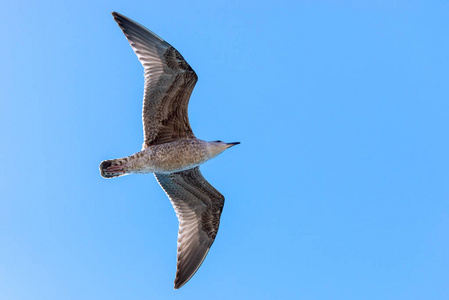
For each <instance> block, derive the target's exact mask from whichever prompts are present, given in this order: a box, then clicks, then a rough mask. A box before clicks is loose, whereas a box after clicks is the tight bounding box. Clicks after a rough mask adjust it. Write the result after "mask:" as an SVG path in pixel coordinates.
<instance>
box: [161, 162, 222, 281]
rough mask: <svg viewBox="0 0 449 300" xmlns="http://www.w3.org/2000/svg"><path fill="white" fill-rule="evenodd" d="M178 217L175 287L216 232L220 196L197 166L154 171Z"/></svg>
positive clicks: (192, 268)
mask: <svg viewBox="0 0 449 300" xmlns="http://www.w3.org/2000/svg"><path fill="white" fill-rule="evenodd" d="M154 175H155V176H156V179H157V181H158V182H159V184H160V185H161V187H162V189H164V191H165V193H166V194H167V196H168V197H169V198H170V201H171V203H172V205H173V207H174V209H175V211H176V215H177V216H178V220H179V230H178V263H177V270H176V279H175V289H178V288H180V287H181V286H183V285H184V284H185V283H186V282H187V281H189V279H190V278H192V276H193V275H194V274H195V272H196V271H197V270H198V268H199V267H200V266H201V263H202V262H203V260H204V259H205V258H206V255H207V253H208V252H209V249H210V247H211V246H212V243H213V242H214V240H215V236H216V235H217V231H218V226H219V224H220V216H221V212H222V210H223V205H224V197H223V195H222V194H220V192H218V191H217V190H216V189H215V188H214V187H213V186H212V185H210V183H209V182H207V181H206V179H204V177H203V176H202V175H201V173H200V169H199V167H195V168H193V169H189V170H185V171H181V172H176V173H170V174H160V173H155V174H154Z"/></svg>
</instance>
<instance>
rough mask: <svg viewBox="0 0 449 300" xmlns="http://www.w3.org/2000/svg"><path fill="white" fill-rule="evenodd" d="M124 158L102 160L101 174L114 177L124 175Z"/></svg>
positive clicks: (105, 176)
mask: <svg viewBox="0 0 449 300" xmlns="http://www.w3.org/2000/svg"><path fill="white" fill-rule="evenodd" d="M125 162H126V160H125V159H123V158H118V159H110V160H104V161H102V162H101V164H100V172H101V176H103V177H104V178H114V177H118V176H123V175H126V174H127V172H126V168H125V167H126V165H125Z"/></svg>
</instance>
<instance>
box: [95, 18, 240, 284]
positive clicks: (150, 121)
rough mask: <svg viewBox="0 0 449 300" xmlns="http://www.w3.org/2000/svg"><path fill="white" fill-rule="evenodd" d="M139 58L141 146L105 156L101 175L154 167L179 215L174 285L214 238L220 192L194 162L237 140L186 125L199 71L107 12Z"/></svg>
mask: <svg viewBox="0 0 449 300" xmlns="http://www.w3.org/2000/svg"><path fill="white" fill-rule="evenodd" d="M112 15H113V16H114V20H115V21H116V22H117V23H118V25H119V26H120V28H121V29H122V31H123V33H124V34H125V36H126V38H127V39H128V41H129V43H130V45H131V47H132V48H133V50H134V52H135V53H136V55H137V57H138V58H139V60H140V62H141V63H142V65H143V67H144V69H145V73H144V77H145V86H144V97H143V108H142V121H143V128H144V143H143V145H142V150H141V151H139V152H137V153H135V154H133V155H130V156H128V157H124V158H118V159H112V160H105V161H103V162H102V163H101V164H100V172H101V175H102V176H103V177H105V178H113V177H118V176H123V175H127V174H146V173H154V174H155V177H156V179H157V181H158V182H159V184H160V186H161V187H162V188H163V190H164V191H165V193H166V194H167V195H168V197H169V198H170V201H171V203H172V205H173V207H174V209H175V211H176V215H177V217H178V219H179V231H178V255H177V259H178V261H177V270H176V279H175V289H178V288H180V287H181V286H183V285H184V284H185V283H186V282H187V281H188V280H190V278H192V276H193V275H194V274H195V272H196V271H197V270H198V268H199V267H200V266H201V264H202V262H203V260H204V259H205V257H206V255H207V253H208V252H209V249H210V247H211V245H212V243H213V242H214V240H215V238H216V236H217V232H218V227H219V225H220V216H221V212H222V210H223V205H224V197H223V195H222V194H220V193H219V192H218V191H217V190H216V189H215V188H214V187H213V186H212V185H210V184H209V183H208V182H207V181H206V179H204V177H203V176H202V175H201V173H200V170H199V167H198V166H199V165H201V164H202V163H204V162H206V161H207V160H209V159H212V158H214V157H215V156H217V155H218V154H220V153H221V152H223V151H224V150H226V149H228V148H229V147H231V146H233V145H236V144H238V143H224V142H221V141H215V142H206V141H203V140H200V139H197V138H196V137H195V135H194V134H193V132H192V129H191V128H190V123H189V119H188V114H187V106H188V103H189V99H190V95H191V94H192V91H193V88H194V87H195V84H196V82H197V80H198V77H197V75H196V73H195V71H193V69H192V68H191V67H190V65H189V64H188V63H187V62H186V61H185V59H184V58H183V57H182V55H181V54H180V53H179V52H178V51H177V50H176V49H175V48H173V47H172V46H171V45H170V44H168V43H167V42H165V41H164V40H163V39H161V38H160V37H158V36H157V35H156V34H154V33H152V32H151V31H149V30H148V29H146V28H145V27H143V26H142V25H140V24H138V23H136V22H134V21H133V20H131V19H129V18H127V17H125V16H123V15H120V14H118V13H115V12H114V13H112Z"/></svg>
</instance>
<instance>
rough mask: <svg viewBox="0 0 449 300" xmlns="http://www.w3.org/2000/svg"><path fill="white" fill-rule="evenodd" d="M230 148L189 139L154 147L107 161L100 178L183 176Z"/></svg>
mask: <svg viewBox="0 0 449 300" xmlns="http://www.w3.org/2000/svg"><path fill="white" fill-rule="evenodd" d="M230 144H232V143H230ZM230 144H226V143H222V142H221V143H220V142H218V141H217V142H206V141H203V140H200V139H197V138H190V139H179V140H176V141H173V142H169V143H164V144H159V145H153V146H149V147H148V148H145V149H143V150H142V151H139V152H137V153H135V154H133V155H130V156H128V157H123V158H118V159H113V160H105V161H104V162H102V165H101V166H100V169H101V170H102V173H101V175H102V176H103V177H106V178H111V177H118V176H122V175H127V174H148V173H162V174H166V173H173V172H180V171H184V170H187V169H191V168H194V167H196V166H199V165H201V164H203V163H205V162H206V161H208V160H209V159H212V158H214V157H215V156H217V155H218V154H220V153H221V152H222V151H224V150H225V149H227V148H229V145H230Z"/></svg>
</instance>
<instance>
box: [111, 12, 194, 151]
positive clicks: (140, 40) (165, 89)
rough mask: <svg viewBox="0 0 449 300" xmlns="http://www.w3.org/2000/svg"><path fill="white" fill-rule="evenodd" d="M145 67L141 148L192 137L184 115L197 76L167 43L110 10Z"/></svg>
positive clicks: (185, 114) (186, 117)
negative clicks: (142, 139)
mask: <svg viewBox="0 0 449 300" xmlns="http://www.w3.org/2000/svg"><path fill="white" fill-rule="evenodd" d="M112 15H113V17H114V20H115V21H116V22H117V23H118V25H119V26H120V28H121V29H122V31H123V33H124V34H125V36H126V38H127V39H128V42H129V43H130V45H131V47H132V48H133V50H134V52H135V53H136V55H137V57H138V58H139V61H140V62H141V63H142V66H143V67H144V69H145V72H144V77H145V88H144V96H143V109H142V121H143V130H144V143H143V146H142V148H147V147H149V146H151V145H156V144H163V143H167V142H171V141H174V140H177V139H182V138H194V137H195V136H194V134H193V132H192V129H191V128H190V123H189V119H188V114H187V106H188V104H189V99H190V95H191V94H192V91H193V88H194V87H195V84H196V82H197V80H198V77H197V75H196V73H195V71H193V69H192V68H191V67H190V65H189V64H188V63H187V62H186V61H185V60H184V58H183V57H182V55H181V54H180V53H179V52H178V51H177V50H176V49H175V48H173V47H172V46H171V45H170V44H169V43H167V42H166V41H164V40H163V39H161V38H160V37H159V36H157V35H156V34H154V33H153V32H151V31H150V30H149V29H147V28H145V27H143V26H142V25H140V24H139V23H137V22H135V21H133V20H131V19H129V18H127V17H125V16H123V15H121V14H119V13H116V12H113V13H112Z"/></svg>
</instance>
